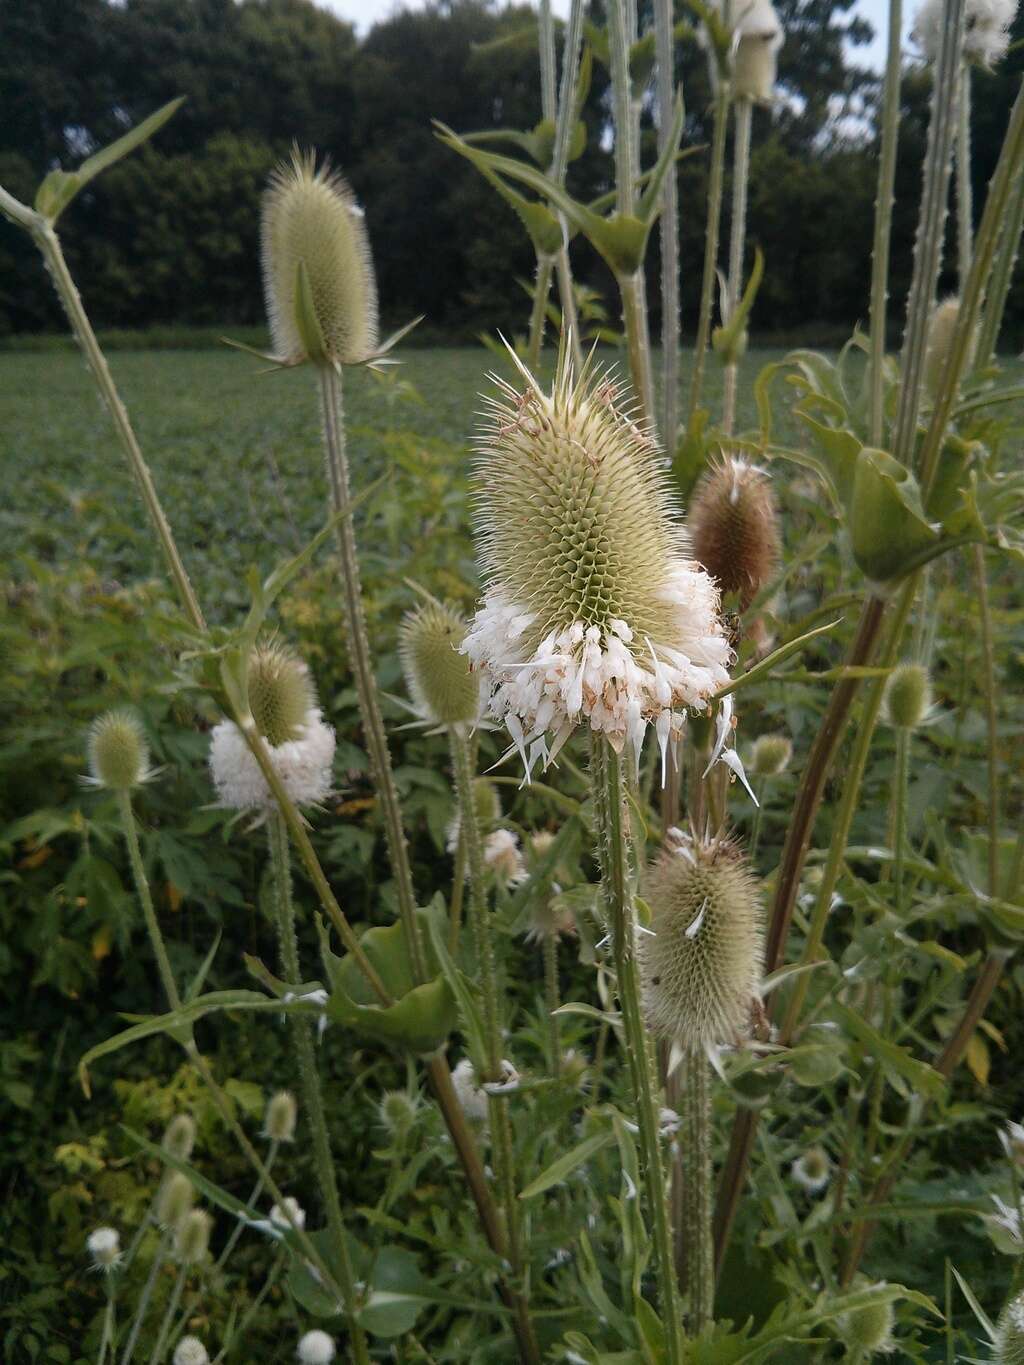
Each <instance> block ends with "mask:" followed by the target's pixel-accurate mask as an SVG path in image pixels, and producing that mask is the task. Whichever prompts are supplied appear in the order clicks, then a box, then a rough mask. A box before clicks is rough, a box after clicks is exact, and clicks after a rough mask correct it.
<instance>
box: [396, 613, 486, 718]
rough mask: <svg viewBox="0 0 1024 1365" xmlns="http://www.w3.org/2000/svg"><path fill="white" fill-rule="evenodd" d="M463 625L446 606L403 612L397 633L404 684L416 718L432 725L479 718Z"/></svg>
mask: <svg viewBox="0 0 1024 1365" xmlns="http://www.w3.org/2000/svg"><path fill="white" fill-rule="evenodd" d="M465 638H466V622H465V621H464V620H463V618H462V616H461V615H460V614H459V613H458V612H457V611H456V610H455V608H454V607H451V606H449V605H448V603H447V602H436V601H433V600H431V601H428V602H424V603H422V604H421V605H420V606H419V607H417V608H416V610H415V611H410V612H406V614H405V616H404V617H403V618H402V624H401V626H400V628H399V634H398V653H399V657H400V658H401V661H402V671H403V673H404V674H405V685H406V687H408V689H409V694H410V696H411V697H412V699H413V702H414V703H415V705H416V710H417V712H418V713H419V715H420V716H421V717H422V718H423V719H424V720H426V721H429V722H430V723H431V724H432V725H472V724H473V722H474V721H475V720H476V719H477V718H478V716H479V714H480V680H479V678H477V677H476V676H474V674H473V673H472V671H471V670H470V667H469V663H468V661H467V659H466V656H465V655H464V654H462V653H461V652H460V651H461V646H462V642H463V640H464V639H465Z"/></svg>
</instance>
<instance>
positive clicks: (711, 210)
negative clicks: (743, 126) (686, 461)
mask: <svg viewBox="0 0 1024 1365" xmlns="http://www.w3.org/2000/svg"><path fill="white" fill-rule="evenodd" d="M728 127H729V88H728V84H727V83H726V82H725V81H720V82H719V89H718V93H717V95H716V96H715V107H714V125H713V129H712V133H711V171H710V178H709V180H708V216H707V226H706V227H705V230H704V270H703V273H702V275H701V284H700V312H699V314H698V317H697V339H696V341H695V343H694V351H693V376H692V378H691V380H690V402H689V409H688V414H687V424H688V425H692V423H693V418H694V415H695V413H696V412H697V409H698V408H699V407H700V400H701V393H702V390H703V387H704V368H705V363H706V361H707V351H708V342H709V340H710V338H711V310H712V307H713V305H714V297H715V270H716V268H717V265H718V236H719V233H720V231H721V226H722V197H723V189H724V186H725V141H726V134H727V132H728Z"/></svg>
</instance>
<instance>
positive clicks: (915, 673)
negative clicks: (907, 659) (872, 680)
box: [885, 663, 932, 730]
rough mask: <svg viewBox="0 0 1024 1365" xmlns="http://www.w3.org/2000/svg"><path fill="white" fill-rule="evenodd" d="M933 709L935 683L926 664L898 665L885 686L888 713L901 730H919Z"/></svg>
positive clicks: (890, 719) (893, 723) (892, 721)
mask: <svg viewBox="0 0 1024 1365" xmlns="http://www.w3.org/2000/svg"><path fill="white" fill-rule="evenodd" d="M931 706H932V680H931V675H930V674H929V672H928V670H927V668H925V666H924V664H917V663H905V664H898V665H897V666H896V667H895V668H894V669H893V671H892V672H891V673H890V674H889V681H888V682H887V683H886V685H885V711H886V715H887V716H888V718H889V721H890V723H891V724H892V725H894V726H895V727H896V728H897V729H898V730H916V729H917V727H918V726H919V725H920V724H921V722H922V721H923V720H924V719H925V718H926V717H927V715H928V712H929V711H930V710H931Z"/></svg>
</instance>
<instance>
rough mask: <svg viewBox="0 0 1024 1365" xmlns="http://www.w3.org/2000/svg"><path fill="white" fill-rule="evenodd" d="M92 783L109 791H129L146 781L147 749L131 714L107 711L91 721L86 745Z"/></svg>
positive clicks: (135, 718) (128, 712) (143, 735)
mask: <svg viewBox="0 0 1024 1365" xmlns="http://www.w3.org/2000/svg"><path fill="white" fill-rule="evenodd" d="M88 757H89V773H90V776H91V777H92V780H93V781H94V782H95V783H97V784H98V785H99V786H101V787H108V788H109V789H110V790H111V791H125V792H126V791H130V790H131V789H132V787H137V786H138V785H139V783H140V782H144V781H145V780H146V775H147V772H148V769H149V746H148V745H147V744H146V736H145V734H144V733H143V729H142V726H141V724H140V723H139V720H138V718H137V717H136V716H134V715H133V714H132V712H131V711H108V712H107V713H106V714H105V715H102V716H99V717H98V718H97V719H96V720H94V721H93V723H92V725H91V727H90V729H89V741H88Z"/></svg>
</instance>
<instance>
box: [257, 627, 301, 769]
mask: <svg viewBox="0 0 1024 1365" xmlns="http://www.w3.org/2000/svg"><path fill="white" fill-rule="evenodd" d="M247 681H248V690H249V710H250V711H251V712H252V718H253V720H254V721H255V722H256V728H257V730H259V732H260V734H261V735H262V736H263V738H264V739H265V740H266V741H267V743H268V744H269V745H270V746H271V747H272V748H275V749H276V748H277V747H278V745H281V744H287V743H288V742H289V740H296V739H301V737H302V734H303V731H304V728H305V725H306V719H307V716H308V715H309V712H310V711H311V710H313V709H314V707H315V706H316V704H317V698H316V688H315V687H314V686H313V682H312V679H311V678H310V676H309V669H308V668H307V667H306V665H305V664H304V663H303V662H302V660H301V659H300V658H298V656H297V655H296V654H294V653H293V652H292V651H291V650H290V649H289V648H288V647H287V646H286V645H282V644H279V643H278V642H277V641H275V640H271V641H270V642H269V643H266V644H262V645H258V646H257V647H256V648H255V649H254V650H253V652H252V655H251V657H250V659H249V672H248V679H247Z"/></svg>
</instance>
